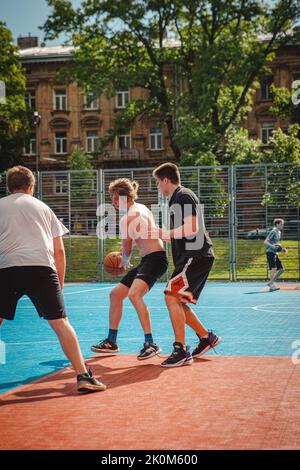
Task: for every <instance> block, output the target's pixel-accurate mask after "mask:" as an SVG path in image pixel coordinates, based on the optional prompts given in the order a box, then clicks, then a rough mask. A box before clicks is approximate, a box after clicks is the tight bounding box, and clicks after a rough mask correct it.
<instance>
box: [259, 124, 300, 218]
mask: <svg viewBox="0 0 300 470" xmlns="http://www.w3.org/2000/svg"><path fill="white" fill-rule="evenodd" d="M299 133H300V126H299V125H298V124H294V125H292V126H290V127H289V129H288V132H287V133H284V132H283V131H282V129H280V128H279V129H277V130H276V131H275V132H274V133H273V136H272V138H271V139H270V145H271V148H270V149H269V150H267V151H265V152H263V153H261V160H260V162H261V163H275V164H276V163H277V164H284V165H286V164H289V165H286V166H284V167H282V168H280V169H279V171H278V169H276V167H274V168H271V169H270V171H268V190H267V192H266V194H265V196H264V200H263V204H266V203H269V204H270V205H272V206H273V207H275V208H277V210H278V209H280V208H291V207H293V208H297V207H299V206H300V180H299V166H300V139H299V137H298V136H299Z"/></svg>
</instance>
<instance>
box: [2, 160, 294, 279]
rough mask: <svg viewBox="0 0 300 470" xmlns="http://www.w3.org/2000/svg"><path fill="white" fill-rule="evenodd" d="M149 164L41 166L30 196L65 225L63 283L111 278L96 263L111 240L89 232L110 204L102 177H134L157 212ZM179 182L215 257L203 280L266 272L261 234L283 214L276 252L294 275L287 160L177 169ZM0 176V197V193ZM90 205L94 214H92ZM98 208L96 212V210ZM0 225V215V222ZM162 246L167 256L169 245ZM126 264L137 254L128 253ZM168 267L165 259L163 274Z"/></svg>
mask: <svg viewBox="0 0 300 470" xmlns="http://www.w3.org/2000/svg"><path fill="white" fill-rule="evenodd" d="M152 170H153V168H128V169H113V170H112V169H110V170H87V171H81V170H80V171H47V172H43V171H41V172H39V173H38V174H37V175H36V176H37V186H36V196H37V197H39V198H40V199H41V200H43V201H44V202H45V203H46V204H48V205H49V206H50V207H51V208H52V209H53V210H54V212H55V213H56V215H57V216H58V217H59V218H60V219H61V220H62V222H63V223H64V224H65V225H66V226H67V228H68V229H69V230H70V233H69V235H67V236H66V237H65V238H64V241H65V247H66V254H67V262H68V269H67V276H66V279H67V281H109V280H118V277H112V276H111V275H109V274H107V273H106V272H105V271H104V269H103V259H104V256H105V255H106V253H108V252H109V251H113V250H115V249H118V248H119V245H118V243H119V241H120V240H119V239H118V238H106V239H101V238H98V237H97V232H96V230H97V226H98V228H99V226H100V225H99V224H100V223H101V221H103V218H104V216H106V220H109V217H107V216H109V214H108V213H107V212H106V213H104V212H103V213H101V211H99V207H106V206H103V205H104V204H106V205H107V204H109V203H110V198H109V193H108V186H109V183H110V182H111V181H112V180H114V179H116V178H120V177H125V178H130V179H134V180H136V181H138V182H139V184H140V188H139V199H138V201H139V202H141V203H143V204H146V205H147V206H148V207H151V206H152V208H154V210H155V211H156V212H157V215H158V212H159V211H160V212H161V215H160V220H162V219H164V217H165V213H166V207H167V200H166V198H162V197H160V196H159V194H158V191H157V188H156V184H155V181H154V179H153V178H152ZM180 172H181V180H182V181H181V182H182V185H184V186H186V187H188V188H190V189H192V190H193V191H194V192H195V193H196V194H197V196H198V197H199V199H200V201H201V203H202V204H204V216H205V224H206V229H207V230H208V231H209V233H210V236H211V238H212V240H213V243H214V248H215V253H216V262H215V264H214V267H213V270H212V273H211V276H210V279H225V280H247V279H252V280H265V279H267V277H268V270H267V264H266V257H265V247H264V245H263V240H264V238H265V236H266V234H267V232H268V230H269V229H270V228H271V227H272V221H273V219H274V218H275V217H281V218H284V219H285V221H286V223H285V228H284V233H283V245H284V246H285V247H287V248H288V250H289V251H288V254H286V255H283V256H282V261H283V264H284V267H285V272H284V276H283V277H284V278H285V279H288V280H299V279H300V244H299V238H300V237H299V234H300V214H299V209H300V176H299V167H297V166H293V165H288V164H287V165H282V164H280V165H272V164H270V165H242V166H218V167H203V166H201V167H181V168H180ZM6 195H7V191H6V185H5V178H4V177H3V175H2V180H1V181H0V197H3V196H6ZM97 209H98V212H97ZM101 214H102V215H101ZM0 223H1V221H0ZM166 250H167V251H168V254H169V259H170V260H171V253H170V246H169V245H168V244H166ZM132 260H133V264H137V263H138V260H139V257H138V253H136V251H135V252H134V254H133V258H132ZM171 270H172V262H171V263H170V268H169V272H168V274H167V275H166V277H165V278H167V277H168V275H169V274H170V271H171Z"/></svg>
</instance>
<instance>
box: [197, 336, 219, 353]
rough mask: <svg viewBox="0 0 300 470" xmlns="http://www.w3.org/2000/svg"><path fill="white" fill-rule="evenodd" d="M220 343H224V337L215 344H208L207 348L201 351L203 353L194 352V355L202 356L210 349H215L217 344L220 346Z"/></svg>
mask: <svg viewBox="0 0 300 470" xmlns="http://www.w3.org/2000/svg"><path fill="white" fill-rule="evenodd" d="M220 343H222V338H219V340H218V341H216V343H214V344H213V346H207V347H206V348H205V349H203V351H201V353H198V354H193V357H201V356H204V354H205V353H207V352H208V351H209V350H210V349H214V348H215V347H216V346H218V345H219V344H220Z"/></svg>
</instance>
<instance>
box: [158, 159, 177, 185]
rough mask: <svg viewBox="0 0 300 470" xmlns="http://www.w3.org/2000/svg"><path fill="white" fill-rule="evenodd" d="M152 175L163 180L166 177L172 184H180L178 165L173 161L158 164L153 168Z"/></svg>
mask: <svg viewBox="0 0 300 470" xmlns="http://www.w3.org/2000/svg"><path fill="white" fill-rule="evenodd" d="M152 175H153V176H154V178H155V177H156V178H159V179H160V180H163V179H164V178H168V180H170V181H171V183H173V184H178V183H179V184H180V173H179V169H178V166H177V165H175V163H171V162H168V163H163V164H162V165H159V166H158V167H157V168H155V169H154V170H153V173H152Z"/></svg>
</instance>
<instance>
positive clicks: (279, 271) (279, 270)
mask: <svg viewBox="0 0 300 470" xmlns="http://www.w3.org/2000/svg"><path fill="white" fill-rule="evenodd" d="M283 271H284V269H278V271H276V273H275V275H274V277H273V282H274V281H277V279H279V277H280V276H281V274H282V273H283Z"/></svg>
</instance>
